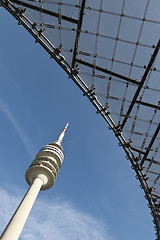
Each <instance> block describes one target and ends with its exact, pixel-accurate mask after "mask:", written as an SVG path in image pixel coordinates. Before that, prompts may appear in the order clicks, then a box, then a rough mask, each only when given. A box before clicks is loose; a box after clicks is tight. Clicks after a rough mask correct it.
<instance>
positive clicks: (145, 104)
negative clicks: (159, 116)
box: [136, 100, 160, 110]
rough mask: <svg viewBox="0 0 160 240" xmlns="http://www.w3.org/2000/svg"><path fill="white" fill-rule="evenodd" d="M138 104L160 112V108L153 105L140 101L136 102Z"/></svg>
mask: <svg viewBox="0 0 160 240" xmlns="http://www.w3.org/2000/svg"><path fill="white" fill-rule="evenodd" d="M136 103H138V104H141V105H143V106H146V107H151V108H154V109H157V110H160V106H156V105H154V104H151V103H147V102H142V101H138V100H136Z"/></svg>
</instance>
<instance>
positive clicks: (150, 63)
mask: <svg viewBox="0 0 160 240" xmlns="http://www.w3.org/2000/svg"><path fill="white" fill-rule="evenodd" d="M159 48H160V40H159V41H158V43H157V46H156V48H155V50H154V52H153V54H152V57H151V59H150V61H149V63H148V66H147V68H146V70H145V72H144V75H143V77H142V79H141V82H140V84H139V86H138V88H137V91H136V93H135V95H134V97H133V99H132V102H131V104H130V106H129V108H128V111H127V113H126V117H125V118H124V120H123V122H122V124H121V130H122V129H123V127H124V125H125V123H126V122H127V119H128V116H129V115H130V113H131V111H132V108H133V106H134V104H135V102H136V100H137V97H138V95H139V93H140V91H141V89H142V87H143V84H144V82H145V80H146V78H147V76H148V73H149V71H150V70H151V67H152V64H153V62H154V60H155V58H156V56H157V54H158V51H159Z"/></svg>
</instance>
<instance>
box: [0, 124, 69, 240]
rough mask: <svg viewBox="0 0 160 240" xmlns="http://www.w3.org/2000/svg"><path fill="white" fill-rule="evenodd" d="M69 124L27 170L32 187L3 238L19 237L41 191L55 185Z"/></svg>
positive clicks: (13, 238) (11, 239)
mask: <svg viewBox="0 0 160 240" xmlns="http://www.w3.org/2000/svg"><path fill="white" fill-rule="evenodd" d="M68 124H69V123H67V125H66V127H65V128H64V130H63V132H62V133H61V134H60V136H59V138H58V139H57V140H56V141H55V142H53V143H49V144H48V145H46V146H45V147H43V148H42V149H41V150H40V151H39V152H38V154H37V156H36V157H35V159H34V161H33V162H32V164H31V165H30V167H29V168H28V170H27V171H26V174H25V178H26V181H27V183H28V184H29V185H30V188H29V190H28V191H27V193H26V195H25V196H24V198H23V200H22V201H21V203H20V205H19V206H18V208H17V210H16V211H15V213H14V215H13V217H12V218H11V220H10V222H9V223H8V225H7V227H6V229H5V230H4V232H3V233H2V235H1V237H0V239H1V240H17V239H18V238H19V236H20V234H21V231H22V229H23V226H24V224H25V222H26V220H27V217H28V215H29V213H30V211H31V209H32V206H33V204H34V202H35V200H36V197H37V195H38V193H39V191H40V190H47V189H49V188H51V187H52V186H53V184H54V182H55V179H56V177H57V174H58V171H59V169H60V167H61V165H62V162H63V158H64V155H63V149H62V146H61V142H62V139H63V137H64V135H65V131H66V129H67V127H68Z"/></svg>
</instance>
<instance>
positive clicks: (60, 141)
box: [56, 123, 69, 145]
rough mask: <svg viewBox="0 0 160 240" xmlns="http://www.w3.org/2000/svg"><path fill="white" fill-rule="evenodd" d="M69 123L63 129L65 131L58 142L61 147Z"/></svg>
mask: <svg viewBox="0 0 160 240" xmlns="http://www.w3.org/2000/svg"><path fill="white" fill-rule="evenodd" d="M68 125H69V123H67V124H66V126H65V128H64V129H63V131H62V132H61V134H60V135H59V138H58V139H57V140H56V143H57V144H59V145H61V143H62V140H63V138H64V135H65V132H66V130H67V127H68Z"/></svg>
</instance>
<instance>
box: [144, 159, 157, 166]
mask: <svg viewBox="0 0 160 240" xmlns="http://www.w3.org/2000/svg"><path fill="white" fill-rule="evenodd" d="M145 161H147V162H152V163H154V164H157V165H160V162H158V161H156V160H154V159H149V158H146V159H145Z"/></svg>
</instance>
